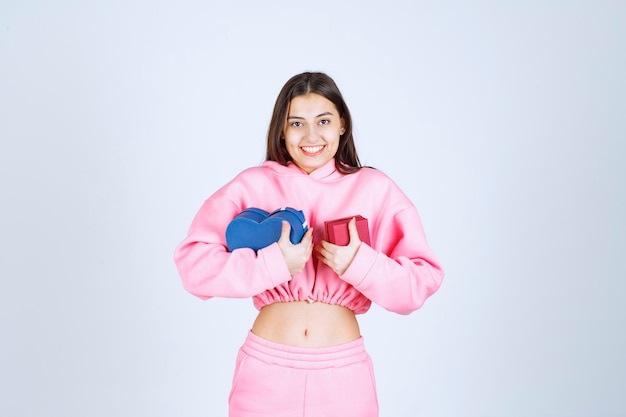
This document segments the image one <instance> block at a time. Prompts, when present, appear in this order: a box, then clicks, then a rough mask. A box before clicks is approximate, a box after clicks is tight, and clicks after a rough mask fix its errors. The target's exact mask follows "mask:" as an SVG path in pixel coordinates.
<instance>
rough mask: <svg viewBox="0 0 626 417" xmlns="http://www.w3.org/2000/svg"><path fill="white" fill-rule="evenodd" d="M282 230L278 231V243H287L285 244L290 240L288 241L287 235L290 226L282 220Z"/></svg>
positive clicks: (289, 231)
mask: <svg viewBox="0 0 626 417" xmlns="http://www.w3.org/2000/svg"><path fill="white" fill-rule="evenodd" d="M282 223H283V228H282V230H281V231H280V239H279V240H280V241H283V242H285V241H287V242H291V240H290V239H289V234H290V233H291V225H290V224H289V222H288V221H286V220H283V222H282Z"/></svg>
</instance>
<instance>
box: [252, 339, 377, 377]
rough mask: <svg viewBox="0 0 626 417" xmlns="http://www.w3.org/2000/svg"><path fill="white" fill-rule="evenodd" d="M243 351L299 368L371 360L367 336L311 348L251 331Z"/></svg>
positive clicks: (268, 361)
mask: <svg viewBox="0 0 626 417" xmlns="http://www.w3.org/2000/svg"><path fill="white" fill-rule="evenodd" d="M241 351H243V352H244V353H245V354H247V355H249V356H252V357H254V358H256V359H258V360H260V361H263V362H265V363H270V364H276V365H280V366H287V367H291V368H299V369H324V368H336V367H341V366H346V365H350V364H353V363H357V362H362V361H364V360H368V359H369V354H368V353H367V351H366V350H365V345H364V342H363V337H359V338H358V339H356V340H354V341H352V342H348V343H343V344H341V345H336V346H329V347H321V348H311V347H300V346H289V345H283V344H281V343H276V342H272V341H270V340H267V339H264V338H262V337H259V336H257V335H255V334H254V333H252V332H251V331H250V332H248V337H247V338H246V340H245V342H244V344H243V346H242V347H241Z"/></svg>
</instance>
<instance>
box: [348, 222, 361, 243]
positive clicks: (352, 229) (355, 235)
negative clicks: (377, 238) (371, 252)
mask: <svg viewBox="0 0 626 417" xmlns="http://www.w3.org/2000/svg"><path fill="white" fill-rule="evenodd" d="M348 233H349V234H350V243H355V242H356V243H361V238H360V237H359V230H358V229H357V228H356V218H354V217H353V218H352V219H350V221H349V222H348ZM350 243H348V244H350Z"/></svg>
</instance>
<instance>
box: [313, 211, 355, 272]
mask: <svg viewBox="0 0 626 417" xmlns="http://www.w3.org/2000/svg"><path fill="white" fill-rule="evenodd" d="M348 232H349V234H350V243H348V245H347V246H339V245H335V244H333V243H330V242H327V241H325V240H322V242H321V243H320V245H319V246H318V247H316V248H315V249H316V251H317V254H318V256H317V257H318V259H319V260H320V261H322V262H324V263H325V264H326V265H328V266H329V267H331V268H332V270H333V271H335V272H336V273H337V275H343V274H344V272H346V270H347V269H348V267H349V266H350V264H351V263H352V260H353V259H354V257H355V256H356V253H357V251H358V250H359V246H361V239H360V238H359V232H358V230H357V228H356V220H355V219H354V218H352V219H351V220H350V221H349V222H348Z"/></svg>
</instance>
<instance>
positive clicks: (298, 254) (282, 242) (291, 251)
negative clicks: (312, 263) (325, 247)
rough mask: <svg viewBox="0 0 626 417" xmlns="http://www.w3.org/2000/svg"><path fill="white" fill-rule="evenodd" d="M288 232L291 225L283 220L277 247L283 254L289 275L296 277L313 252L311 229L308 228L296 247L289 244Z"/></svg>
mask: <svg viewBox="0 0 626 417" xmlns="http://www.w3.org/2000/svg"><path fill="white" fill-rule="evenodd" d="M290 232H291V225H290V224H289V222H287V221H284V220H283V229H282V232H281V234H280V239H279V240H278V247H279V248H280V251H281V252H282V253H283V258H285V263H286V264H287V267H288V268H289V273H290V274H291V275H296V274H299V273H300V272H302V270H303V269H304V265H305V264H306V263H307V261H308V260H309V259H310V258H311V253H312V252H313V229H312V228H309V230H307V231H306V233H305V234H304V236H302V240H301V241H300V243H298V244H297V245H294V244H293V243H291V240H290V239H289V233H290Z"/></svg>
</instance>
